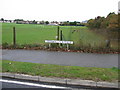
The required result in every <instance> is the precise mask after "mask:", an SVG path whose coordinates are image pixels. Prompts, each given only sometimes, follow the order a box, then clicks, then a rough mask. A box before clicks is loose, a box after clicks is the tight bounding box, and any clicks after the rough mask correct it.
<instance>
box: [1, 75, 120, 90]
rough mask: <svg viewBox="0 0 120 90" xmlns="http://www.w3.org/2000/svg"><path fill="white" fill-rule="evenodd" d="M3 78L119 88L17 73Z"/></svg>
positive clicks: (109, 84)
mask: <svg viewBox="0 0 120 90" xmlns="http://www.w3.org/2000/svg"><path fill="white" fill-rule="evenodd" d="M0 76H1V77H8V78H15V79H22V80H31V81H39V82H48V83H58V84H65V85H77V86H89V87H100V88H114V89H117V88H119V87H118V86H119V85H118V84H119V83H118V82H116V83H112V82H95V81H92V80H81V79H67V78H66V79H64V78H55V77H54V78H53V77H52V78H51V77H41V76H31V75H25V74H16V73H0Z"/></svg>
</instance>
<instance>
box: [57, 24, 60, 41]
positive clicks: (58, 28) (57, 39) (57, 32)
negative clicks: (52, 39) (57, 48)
mask: <svg viewBox="0 0 120 90" xmlns="http://www.w3.org/2000/svg"><path fill="white" fill-rule="evenodd" d="M59 29H60V27H59V26H58V30H57V40H59Z"/></svg>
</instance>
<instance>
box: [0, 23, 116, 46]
mask: <svg viewBox="0 0 120 90" xmlns="http://www.w3.org/2000/svg"><path fill="white" fill-rule="evenodd" d="M14 26H15V27H16V42H17V44H18V45H21V44H45V42H44V40H56V38H55V36H56V35H57V27H58V26H49V25H34V24H15V23H3V24H2V43H8V44H12V42H13V41H12V39H13V37H12V36H13V32H12V29H13V27H14ZM60 30H62V31H63V40H71V41H74V45H73V46H76V47H77V46H78V47H80V46H84V47H92V48H94V47H95V48H96V47H105V45H106V42H105V38H104V37H103V36H101V35H97V34H96V33H94V32H92V31H90V30H88V28H87V27H83V26H60ZM112 46H113V47H114V45H112Z"/></svg>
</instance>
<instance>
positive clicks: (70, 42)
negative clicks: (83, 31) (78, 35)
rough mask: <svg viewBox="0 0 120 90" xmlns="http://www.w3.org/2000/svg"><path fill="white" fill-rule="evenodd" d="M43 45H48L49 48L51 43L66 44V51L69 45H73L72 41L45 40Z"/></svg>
mask: <svg viewBox="0 0 120 90" xmlns="http://www.w3.org/2000/svg"><path fill="white" fill-rule="evenodd" d="M45 43H49V46H51V45H50V44H51V43H62V44H67V49H69V44H73V41H59V40H45Z"/></svg>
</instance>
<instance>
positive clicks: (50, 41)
mask: <svg viewBox="0 0 120 90" xmlns="http://www.w3.org/2000/svg"><path fill="white" fill-rule="evenodd" d="M45 43H62V44H73V41H59V40H45Z"/></svg>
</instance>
